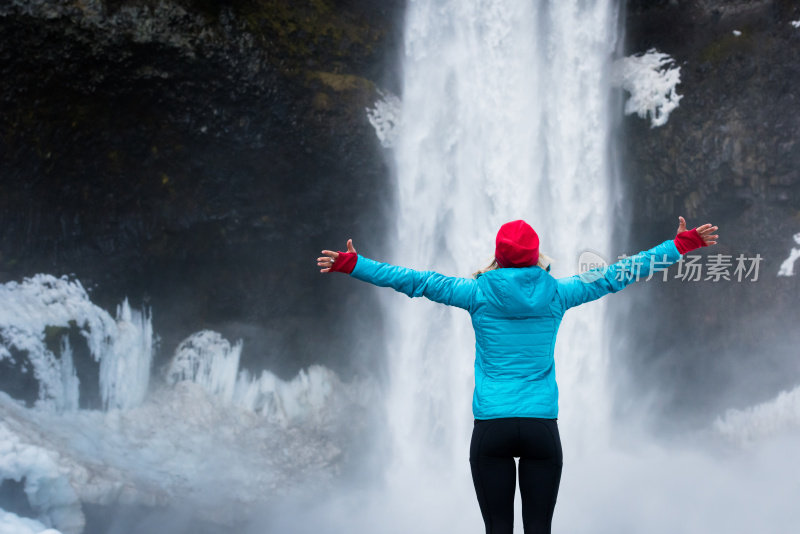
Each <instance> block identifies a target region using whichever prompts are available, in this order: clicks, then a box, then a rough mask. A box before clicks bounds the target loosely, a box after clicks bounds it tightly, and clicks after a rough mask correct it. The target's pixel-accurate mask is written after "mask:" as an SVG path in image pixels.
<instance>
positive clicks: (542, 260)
mask: <svg viewBox="0 0 800 534" xmlns="http://www.w3.org/2000/svg"><path fill="white" fill-rule="evenodd" d="M552 263H553V258H551V257H550V256H547V255H546V254H543V253H541V252H539V261H538V262H537V263H536V266H537V267H541V268H542V269H544V270H545V271H547V270H549V268H550V265H552ZM499 268H500V265H498V263H497V259H495V258H492V263H490V264H489V265H487V266H486V267H484V268H483V269H481V270H479V271H475V272H474V273H472V277H473V278H480V276H481V275H483V274H486V273H488V272H489V271H494V270H495V269H499Z"/></svg>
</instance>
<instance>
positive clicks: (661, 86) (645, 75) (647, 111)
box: [612, 49, 683, 128]
mask: <svg viewBox="0 0 800 534" xmlns="http://www.w3.org/2000/svg"><path fill="white" fill-rule="evenodd" d="M612 72H613V75H612V78H613V81H614V83H615V85H618V86H619V87H621V88H623V89H625V90H626V91H628V92H629V93H630V96H629V97H628V100H627V101H626V102H625V114H626V115H631V114H633V113H636V114H637V115H638V116H639V117H641V118H643V119H644V118H647V117H648V116H649V117H650V126H651V127H653V128H655V127H657V126H663V125H664V124H666V123H667V119H669V115H670V113H672V111H674V110H675V108H677V107H678V103H679V102H680V101H681V98H683V96H682V95H679V94H678V93H677V92H676V91H675V86H677V85H678V84H679V83H680V81H681V68H680V67H677V66H674V59H673V58H671V57H670V56H669V55H668V54H664V53H661V52H659V51H657V50H655V49H650V50H648V51H647V52H646V53H644V54H634V55H632V56H628V57H625V58H622V59H620V60H618V61H616V62H615V64H614V68H613V69H612Z"/></svg>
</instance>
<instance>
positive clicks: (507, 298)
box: [317, 217, 719, 534]
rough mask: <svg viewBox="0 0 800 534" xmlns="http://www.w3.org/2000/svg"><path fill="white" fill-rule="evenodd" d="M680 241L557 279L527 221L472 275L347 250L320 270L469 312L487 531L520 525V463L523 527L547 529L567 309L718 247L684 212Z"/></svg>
mask: <svg viewBox="0 0 800 534" xmlns="http://www.w3.org/2000/svg"><path fill="white" fill-rule="evenodd" d="M678 219H679V226H678V232H677V235H676V236H675V238H674V239H669V240H667V241H664V242H663V243H661V244H660V245H657V246H655V247H653V248H651V249H650V250H646V251H643V252H640V253H638V254H636V255H635V256H630V257H626V258H624V259H622V260H620V261H619V262H617V263H614V264H612V265H609V266H607V267H604V268H597V269H592V270H589V271H587V272H585V273H582V274H580V275H575V276H571V277H568V278H559V279H556V278H553V277H552V276H551V275H550V273H549V272H548V270H549V269H547V268H546V267H545V265H544V263H543V262H540V261H539V260H540V254H539V236H538V235H537V234H536V232H535V231H534V230H533V228H531V227H530V226H529V225H528V224H527V223H526V222H525V221H521V220H520V221H512V222H509V223H506V224H504V225H503V226H501V227H500V230H499V231H498V233H497V238H496V240H495V261H494V262H493V263H492V265H491V266H490V267H488V268H487V269H484V270H483V271H479V272H478V273H476V274H475V278H474V279H468V278H455V277H449V276H444V275H441V274H439V273H437V272H434V271H415V270H412V269H407V268H405V267H398V266H395V265H389V264H387V263H380V262H377V261H374V260H371V259H368V258H365V257H363V256H359V255H358V254H357V253H356V250H355V248H354V247H353V241H352V239H350V240H348V241H347V251H346V252H334V251H330V250H323V251H322V254H323V255H322V256H321V257H319V258H317V265H318V266H319V267H321V269H320V272H323V273H329V272H343V273H348V274H350V275H351V276H352V277H354V278H357V279H359V280H363V281H365V282H369V283H371V284H375V285H377V286H382V287H391V288H393V289H395V290H397V291H399V292H401V293H405V294H406V295H408V296H409V297H427V298H429V299H431V300H433V301H436V302H441V303H443V304H448V305H450V306H458V307H459V308H463V309H465V310H467V311H469V313H470V316H471V317H472V326H473V328H474V329H475V347H476V353H475V390H474V393H473V399H472V411H473V413H474V415H475V426H474V429H473V432H472V441H471V443H470V459H469V461H470V466H471V468H472V480H473V482H474V484H475V493H476V494H477V497H478V504H479V505H480V509H481V514H482V515H483V520H484V522H485V523H486V532H487V534H501V533H502V534H504V533H511V532H512V531H513V521H514V491H515V487H516V465H515V463H514V458H515V457H518V458H519V459H520V461H519V486H520V494H521V497H522V520H523V525H524V529H525V532H526V533H527V534H530V533H534V532H535V533H549V532H550V523H551V520H552V517H553V509H554V507H555V504H556V496H557V494H558V485H559V482H560V480H561V465H562V456H561V441H560V438H559V434H558V426H557V424H556V418H557V417H558V388H557V386H556V380H555V365H554V360H553V348H554V346H555V340H556V333H557V331H558V327H559V324H560V322H561V318H562V317H563V315H564V312H566V311H567V310H568V309H570V308H572V307H574V306H578V305H579V304H583V303H585V302H590V301H592V300H596V299H598V298H600V297H602V296H603V295H606V294H608V293H615V292H617V291H619V290H620V289H623V288H624V287H626V286H627V285H629V284H631V283H632V282H634V281H636V280H638V279H639V278H640V277H647V276H648V275H649V274H650V273H651V271H653V272H655V271H660V270H663V269H666V268H667V267H668V266H669V265H671V264H673V263H675V262H676V261H678V259H679V258H680V257H681V255H682V254H685V253H686V252H689V251H691V250H694V249H696V248H700V247H704V246H708V245H714V244H716V239H717V238H718V237H719V236H718V235H712V234H713V233H714V231H716V230H717V227H716V226H712V225H711V224H704V225H702V226H700V227H698V228H693V229H692V230H688V231H687V230H686V221H685V220H684V218H683V217H679V218H678Z"/></svg>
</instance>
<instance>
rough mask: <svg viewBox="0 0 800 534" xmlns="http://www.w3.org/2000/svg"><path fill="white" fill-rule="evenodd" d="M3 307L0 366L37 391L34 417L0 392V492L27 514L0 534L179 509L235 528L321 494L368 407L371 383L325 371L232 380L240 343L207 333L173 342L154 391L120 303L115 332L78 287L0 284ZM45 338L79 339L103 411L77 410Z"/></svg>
mask: <svg viewBox="0 0 800 534" xmlns="http://www.w3.org/2000/svg"><path fill="white" fill-rule="evenodd" d="M0 302H2V303H3V305H2V306H0V335H1V336H2V337H0V358H16V359H17V360H19V362H18V363H21V364H24V363H28V364H30V366H31V367H32V369H33V371H34V372H35V376H36V377H37V378H38V379H39V383H40V385H41V391H40V400H39V402H37V403H36V404H35V405H34V406H33V407H32V408H28V407H26V406H24V404H23V403H21V402H20V401H17V400H14V399H12V398H11V397H9V396H8V395H7V394H6V393H4V392H0V481H2V480H6V479H10V480H16V481H17V482H20V483H22V485H23V488H24V492H25V495H26V497H27V500H28V503H29V505H30V507H31V510H33V512H34V513H35V514H36V517H30V518H23V517H18V516H17V515H16V514H14V513H10V512H6V511H3V510H0V534H2V533H3V532H4V530H3V529H5V531H8V532H14V533H15V534H22V533H26V532H28V531H30V532H36V533H37V534H39V533H40V532H42V531H43V530H44V529H46V528H47V527H55V528H58V529H59V530H60V531H61V533H63V534H78V533H80V532H81V531H82V530H83V528H84V523H85V521H84V516H83V513H82V508H81V507H82V504H83V503H91V504H96V505H108V506H114V505H117V504H119V505H140V506H146V507H147V506H153V507H160V508H163V507H170V506H178V507H180V506H185V507H188V508H191V509H197V510H199V511H198V512H197V516H198V518H199V519H201V520H204V521H211V522H214V523H217V524H225V525H232V524H234V523H235V522H237V521H240V520H241V519H242V518H243V517H244V516H246V515H247V514H248V513H252V512H254V511H256V510H258V509H259V507H260V504H259V503H263V502H264V501H267V500H270V499H275V498H277V497H278V496H280V495H286V494H289V493H291V492H292V491H295V490H296V488H298V487H300V486H302V485H303V484H307V483H308V484H312V485H313V486H314V487H317V488H322V487H325V486H324V484H325V483H326V482H330V481H331V480H333V479H334V477H335V476H336V475H337V473H338V472H339V469H340V463H341V458H342V445H341V444H342V442H343V440H347V439H351V437H350V434H352V433H356V434H357V433H358V432H359V429H360V428H362V427H363V425H364V424H365V422H364V421H365V417H366V416H363V417H359V416H356V415H354V414H365V413H366V412H367V409H366V408H367V407H369V406H373V405H375V396H376V394H377V393H376V392H377V388H376V387H375V386H374V384H373V383H372V382H371V381H368V380H362V381H354V382H351V383H348V384H345V383H343V382H341V381H340V380H339V378H338V377H337V375H336V374H335V373H334V372H333V371H331V370H329V369H326V368H324V367H322V366H312V367H310V368H308V369H305V370H301V371H300V372H299V373H298V375H297V376H296V377H295V378H293V379H291V380H282V379H280V378H279V377H277V376H275V375H274V374H272V373H270V372H268V371H262V372H261V373H260V374H259V375H257V376H253V375H251V373H248V372H246V371H240V369H239V359H240V355H241V351H242V343H241V342H236V343H234V344H231V343H230V342H228V341H227V340H226V339H224V338H223V337H222V336H221V335H220V334H218V333H216V332H211V331H201V332H197V333H195V334H193V335H191V336H189V337H188V338H187V339H186V340H184V341H183V342H182V343H181V344H180V345H179V347H178V348H177V350H176V352H175V355H174V356H173V358H172V360H171V362H170V364H169V366H168V369H167V372H166V375H165V378H166V380H164V381H160V382H159V383H157V384H156V385H152V386H151V385H150V371H151V360H152V339H153V330H152V326H151V322H150V316H149V314H146V313H141V312H137V311H136V310H133V309H131V307H130V305H129V304H128V302H127V300H126V301H125V302H123V303H122V304H121V305H120V306H119V307H118V308H117V314H116V319H114V318H112V317H111V315H109V314H108V313H107V312H105V311H104V310H102V309H101V308H99V307H97V306H96V305H94V304H93V303H92V302H91V300H90V299H89V297H88V295H87V293H86V291H85V290H84V288H83V286H82V285H81V284H80V282H79V281H77V280H69V279H67V278H56V277H53V276H49V275H37V276H34V277H32V278H29V279H26V280H24V281H23V282H22V283H14V282H12V283H8V284H5V285H0ZM53 326H55V327H64V328H77V329H78V331H79V332H80V334H81V336H83V338H84V339H86V343H87V347H88V348H89V352H90V353H91V355H92V357H93V358H95V359H96V360H98V361H99V366H100V368H99V373H100V384H99V385H100V390H101V394H102V398H103V400H104V410H82V409H79V404H78V400H79V397H78V390H79V388H78V386H79V382H80V378H81V377H80V376H78V374H77V373H76V369H75V366H74V365H73V361H72V360H73V349H74V347H72V346H71V344H70V340H69V338H68V337H67V336H66V335H64V336H62V337H61V339H60V342H59V344H58V349H57V350H56V351H55V352H56V353H57V354H54V353H53V352H51V351H50V350H48V349H47V346H46V343H45V332H46V328H47V327H53ZM54 407H55V408H58V409H53V408H54ZM344 417H347V420H348V425H341V424H339V422H341V420H342V418H344ZM348 433H350V434H348ZM40 527H41V528H40ZM26 529H27V530H26ZM49 532H50V534H52V533H54V532H56V531H53V530H51V531H49Z"/></svg>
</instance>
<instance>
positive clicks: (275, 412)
mask: <svg viewBox="0 0 800 534" xmlns="http://www.w3.org/2000/svg"><path fill="white" fill-rule="evenodd" d="M241 353H242V342H241V341H238V342H236V343H235V344H233V345H231V344H230V343H229V342H228V340H226V339H224V338H223V337H222V336H221V335H220V334H219V333H217V332H212V331H210V330H203V331H201V332H196V333H194V334H192V335H191V336H189V337H188V338H186V339H185V340H183V341H182V342H181V343H180V344H179V345H178V348H177V350H176V351H175V356H174V357H173V359H172V361H171V363H170V365H169V368H168V370H167V375H166V378H167V382H168V383H169V384H173V385H174V384H178V383H180V382H184V381H187V382H193V383H195V384H197V385H199V386H200V387H202V388H203V389H204V390H205V391H206V392H208V393H210V394H211V395H214V396H216V397H218V398H219V399H221V400H222V401H223V402H225V403H228V404H232V405H234V406H237V407H239V408H242V409H245V410H247V411H249V412H253V413H257V414H259V415H261V416H264V417H266V418H267V419H268V420H269V421H270V422H273V423H278V424H281V425H284V426H285V425H288V424H290V423H308V422H309V421H312V420H315V419H317V420H324V419H325V418H326V417H327V415H330V411H331V410H332V409H334V407H335V406H336V405H337V403H336V401H337V395H338V393H337V392H339V391H341V390H342V389H343V385H342V383H341V382H340V381H339V379H338V377H337V376H336V374H335V373H334V372H333V371H331V370H330V369H327V368H325V367H323V366H321V365H312V366H310V367H309V368H308V369H304V370H301V371H300V372H299V373H298V374H297V376H296V377H295V378H293V379H292V380H288V381H285V380H281V379H280V378H278V377H277V376H275V375H274V374H273V373H271V372H269V371H266V370H264V371H262V372H261V374H260V375H258V376H254V375H252V374H251V373H249V372H248V371H245V370H242V371H240V370H239V359H240V356H241ZM338 400H341V399H338ZM318 422H319V421H318Z"/></svg>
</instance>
